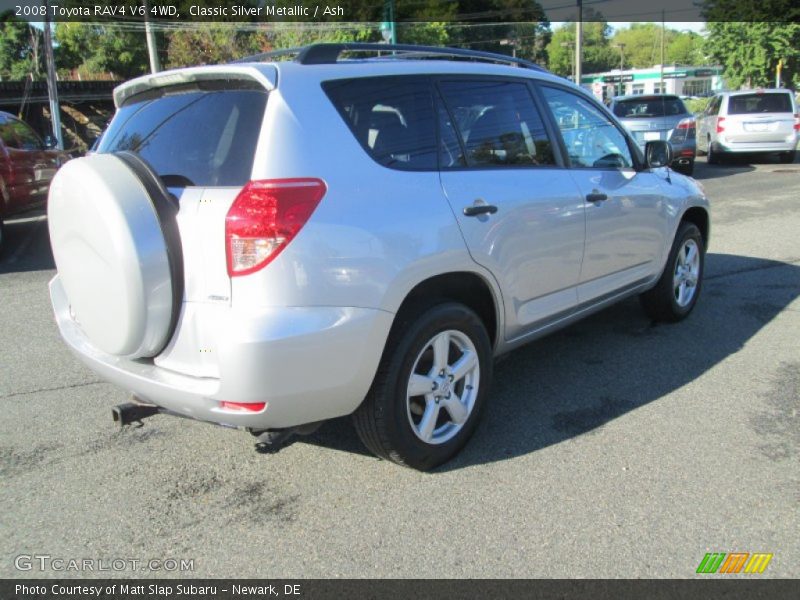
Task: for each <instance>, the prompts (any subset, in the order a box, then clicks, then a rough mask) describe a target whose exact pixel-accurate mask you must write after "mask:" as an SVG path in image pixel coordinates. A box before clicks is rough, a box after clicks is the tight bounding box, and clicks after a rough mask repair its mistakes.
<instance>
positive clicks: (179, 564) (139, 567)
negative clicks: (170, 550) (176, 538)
mask: <svg viewBox="0 0 800 600" xmlns="http://www.w3.org/2000/svg"><path fill="white" fill-rule="evenodd" d="M14 568H16V569H17V571H58V572H62V571H63V572H109V571H116V572H120V571H182V572H185V571H194V559H193V558H146V559H142V558H64V557H58V556H51V555H49V554H20V555H19V556H17V557H15V558H14Z"/></svg>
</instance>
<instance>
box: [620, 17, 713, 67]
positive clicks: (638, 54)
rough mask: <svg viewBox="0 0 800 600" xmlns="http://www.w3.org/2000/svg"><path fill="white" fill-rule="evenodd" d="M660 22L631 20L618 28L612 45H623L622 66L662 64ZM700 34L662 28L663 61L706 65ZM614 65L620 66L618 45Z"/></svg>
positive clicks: (667, 63) (666, 63)
mask: <svg viewBox="0 0 800 600" xmlns="http://www.w3.org/2000/svg"><path fill="white" fill-rule="evenodd" d="M661 33H662V31H661V25H657V24H655V23H632V24H631V26H630V27H628V28H625V29H620V30H618V31H617V32H616V33H615V34H614V37H613V38H611V46H612V47H615V46H619V45H621V44H624V48H623V49H622V52H623V60H624V65H625V68H631V67H633V68H637V69H640V68H646V67H652V66H653V65H657V64H660V63H661ZM702 43H703V38H702V36H700V35H698V34H697V33H694V32H690V31H689V32H683V31H676V30H675V29H670V28H669V27H667V28H665V29H664V64H665V65H671V64H681V65H703V64H707V63H706V60H705V58H704V56H703V51H702ZM615 50H616V51H617V57H618V58H617V65H619V48H615Z"/></svg>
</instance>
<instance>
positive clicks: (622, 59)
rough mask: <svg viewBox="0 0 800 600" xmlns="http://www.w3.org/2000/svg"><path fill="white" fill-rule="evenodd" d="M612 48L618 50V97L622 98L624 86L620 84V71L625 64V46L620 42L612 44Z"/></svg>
mask: <svg viewBox="0 0 800 600" xmlns="http://www.w3.org/2000/svg"><path fill="white" fill-rule="evenodd" d="M614 46H616V47H617V48H619V95H620V96H622V95H623V94H624V93H625V84H624V83H623V82H622V69H623V68H624V66H623V65H624V63H625V44H623V43H622V42H620V43H619V44H614Z"/></svg>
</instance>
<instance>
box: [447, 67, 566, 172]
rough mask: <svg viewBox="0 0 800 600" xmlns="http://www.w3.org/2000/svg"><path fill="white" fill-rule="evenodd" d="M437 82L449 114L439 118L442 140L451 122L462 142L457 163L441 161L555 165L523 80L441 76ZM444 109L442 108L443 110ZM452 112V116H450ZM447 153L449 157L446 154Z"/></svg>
mask: <svg viewBox="0 0 800 600" xmlns="http://www.w3.org/2000/svg"><path fill="white" fill-rule="evenodd" d="M439 87H440V89H441V92H442V96H443V97H444V101H445V103H446V105H447V108H448V109H449V114H448V112H446V111H443V114H444V115H445V118H444V119H442V118H440V120H439V124H440V128H442V131H441V136H440V137H441V139H442V145H443V146H445V145H448V141H447V140H448V139H452V132H451V131H449V130H450V129H452V128H453V127H454V128H455V129H456V130H457V131H458V132H459V134H460V136H461V141H462V142H463V152H461V153H460V154H459V155H458V156H457V157H456V160H455V161H454V162H450V163H448V162H447V161H446V160H443V163H442V166H448V164H449V165H450V166H463V165H465V164H466V165H467V166H470V167H482V166H514V167H517V166H534V165H554V164H556V161H555V158H554V156H553V147H552V144H551V143H550V140H549V139H548V137H547V132H546V131H545V128H544V122H543V121H542V118H541V116H540V115H539V112H538V110H537V109H536V105H535V104H534V102H533V98H532V97H531V93H530V90H529V89H528V86H527V84H525V83H516V82H509V81H443V82H441V83H440V84H439ZM440 114H442V113H440ZM449 115H452V121H453V122H451V119H450V117H449ZM445 158H446V157H445Z"/></svg>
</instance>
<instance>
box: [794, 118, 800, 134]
mask: <svg viewBox="0 0 800 600" xmlns="http://www.w3.org/2000/svg"><path fill="white" fill-rule="evenodd" d="M794 130H795V131H800V114H797V115H795V116H794Z"/></svg>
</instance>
